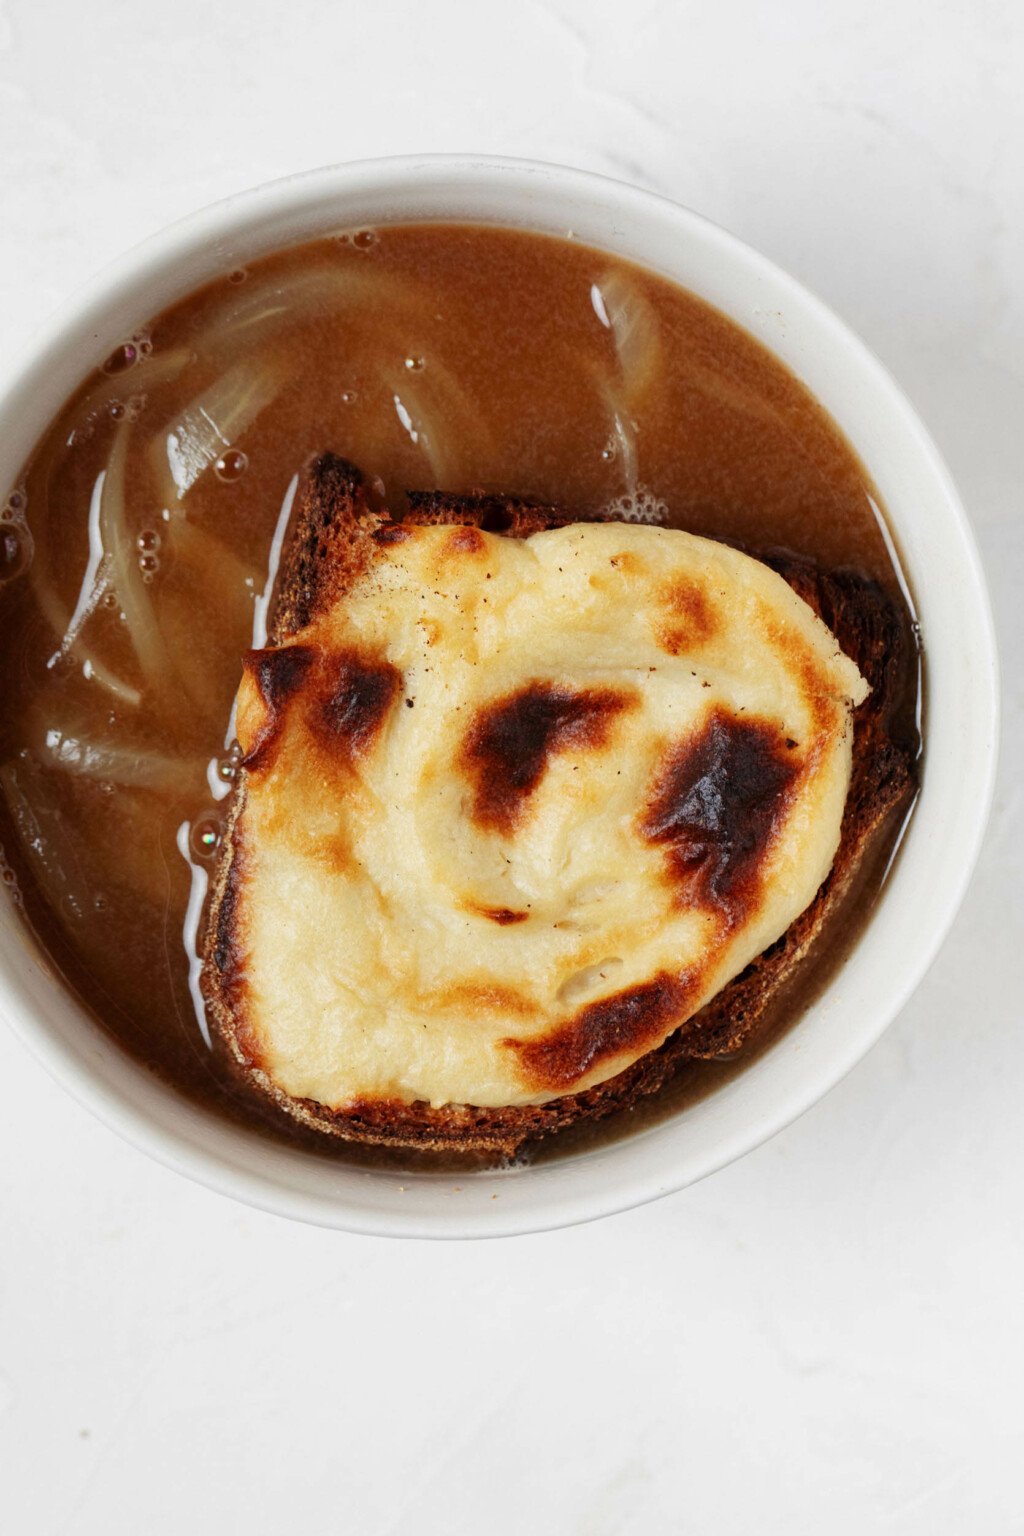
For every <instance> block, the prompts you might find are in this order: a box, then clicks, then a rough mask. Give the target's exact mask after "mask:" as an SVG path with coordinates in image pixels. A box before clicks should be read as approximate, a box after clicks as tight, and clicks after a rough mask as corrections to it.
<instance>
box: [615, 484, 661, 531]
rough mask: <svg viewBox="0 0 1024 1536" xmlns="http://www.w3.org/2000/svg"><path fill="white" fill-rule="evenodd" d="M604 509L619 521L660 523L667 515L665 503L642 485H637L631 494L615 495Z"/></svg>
mask: <svg viewBox="0 0 1024 1536" xmlns="http://www.w3.org/2000/svg"><path fill="white" fill-rule="evenodd" d="M604 510H605V512H606V513H607V514H608V516H609V517H612V518H615V519H616V520H617V521H618V522H620V523H656V524H661V523H664V522H665V520H666V518H667V517H668V506H667V505H666V503H665V502H664V501H662V499H661V497H660V496H655V494H654V492H653V491H648V490H647V489H646V488H645V487H644V486H637V488H636V490H635V491H634V492H633V493H632V495H627V496H616V497H615V498H614V499H613V500H612V501H610V502H608V504H607V506H606V507H605V508H604Z"/></svg>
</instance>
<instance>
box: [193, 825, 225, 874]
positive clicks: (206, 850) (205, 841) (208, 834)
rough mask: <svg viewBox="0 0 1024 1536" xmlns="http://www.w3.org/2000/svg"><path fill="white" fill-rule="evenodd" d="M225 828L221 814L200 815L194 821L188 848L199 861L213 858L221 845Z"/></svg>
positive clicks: (202, 861)
mask: <svg viewBox="0 0 1024 1536" xmlns="http://www.w3.org/2000/svg"><path fill="white" fill-rule="evenodd" d="M223 834H224V828H223V825H222V823H221V820H220V817H219V816H212V815H206V816H199V817H197V818H196V820H195V821H194V822H193V823H192V825H191V827H190V829H189V835H188V849H189V853H190V854H191V856H192V858H194V859H195V860H197V862H199V863H204V862H205V861H206V860H207V859H212V858H213V856H214V854H215V853H216V852H217V849H218V848H219V846H220V840H221V837H222V836H223Z"/></svg>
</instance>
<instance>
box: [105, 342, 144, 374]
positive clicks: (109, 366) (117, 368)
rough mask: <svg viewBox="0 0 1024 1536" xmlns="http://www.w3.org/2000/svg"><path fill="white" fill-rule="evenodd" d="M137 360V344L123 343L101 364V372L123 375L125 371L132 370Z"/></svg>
mask: <svg viewBox="0 0 1024 1536" xmlns="http://www.w3.org/2000/svg"><path fill="white" fill-rule="evenodd" d="M138 360H139V348H138V346H137V344H136V343H135V342H134V341H124V342H122V343H121V345H120V346H119V347H115V348H114V350H113V352H111V354H110V356H109V357H108V358H107V360H106V362H105V363H103V365H102V366H103V372H104V373H125V372H126V371H127V369H129V368H133V367H134V366H135V364H136V363H137V362H138Z"/></svg>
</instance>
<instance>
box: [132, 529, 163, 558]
mask: <svg viewBox="0 0 1024 1536" xmlns="http://www.w3.org/2000/svg"><path fill="white" fill-rule="evenodd" d="M135 543H136V545H137V546H138V550H139V554H140V555H155V554H156V553H157V551H158V550H159V548H160V535H159V534H158V533H157V531H156V529H155V528H144V529H143V530H142V532H141V533H140V534H139V536H138V538H137V539H136V540H135Z"/></svg>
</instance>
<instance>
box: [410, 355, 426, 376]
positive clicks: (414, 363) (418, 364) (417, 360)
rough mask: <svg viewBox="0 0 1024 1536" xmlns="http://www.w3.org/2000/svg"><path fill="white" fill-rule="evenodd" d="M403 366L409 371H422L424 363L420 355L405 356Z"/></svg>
mask: <svg viewBox="0 0 1024 1536" xmlns="http://www.w3.org/2000/svg"><path fill="white" fill-rule="evenodd" d="M405 366H406V367H407V368H408V370H409V372H410V373H422V371H423V369H424V367H425V366H426V365H425V362H424V359H423V358H422V357H407V358H406V360H405Z"/></svg>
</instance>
